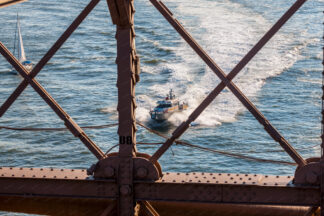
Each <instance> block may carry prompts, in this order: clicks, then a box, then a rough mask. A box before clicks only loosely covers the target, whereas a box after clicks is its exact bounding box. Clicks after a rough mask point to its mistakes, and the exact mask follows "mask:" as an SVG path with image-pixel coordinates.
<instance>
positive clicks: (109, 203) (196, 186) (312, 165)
mask: <svg viewBox="0 0 324 216" xmlns="http://www.w3.org/2000/svg"><path fill="white" fill-rule="evenodd" d="M99 1H100V0H91V1H90V3H89V4H88V5H87V6H86V7H85V8H84V10H83V11H82V12H81V13H80V14H79V16H78V17H77V18H76V19H75V20H74V21H73V23H72V24H71V25H70V26H69V27H68V28H67V29H66V31H65V32H64V33H63V34H62V36H61V37H60V38H59V39H58V40H57V41H56V43H55V44H54V45H53V46H52V47H51V48H50V49H49V51H48V52H47V53H46V54H45V55H44V57H43V58H42V59H41V60H40V61H39V62H38V64H37V65H36V66H35V67H34V69H33V70H32V71H31V72H28V71H27V70H26V69H25V68H24V67H23V66H22V65H21V64H20V63H19V61H18V60H17V59H16V58H15V57H14V56H13V55H12V54H11V53H10V51H9V50H8V49H7V48H6V47H5V45H4V44H3V43H1V42H0V53H1V54H2V55H3V56H4V57H5V58H6V59H7V61H8V62H9V63H10V64H11V65H12V66H13V67H14V68H15V69H16V70H17V71H18V72H19V74H20V75H21V76H22V77H23V78H24V80H23V81H22V82H21V83H20V84H19V86H18V87H17V88H16V90H15V91H14V92H13V93H12V94H11V96H10V97H9V98H8V99H7V100H6V101H5V102H4V104H2V106H1V107H0V117H2V116H3V115H4V114H5V112H6V111H7V110H8V109H9V108H10V106H11V105H12V104H13V102H14V101H15V100H16V99H17V98H18V97H19V96H20V94H21V93H22V92H23V91H24V89H25V88H26V87H27V86H28V85H31V87H32V88H34V90H35V91H36V92H37V93H38V94H39V95H40V96H41V97H42V98H43V99H44V101H45V102H46V103H47V104H48V105H49V106H50V107H51V108H52V109H53V110H54V112H55V113H56V114H57V115H58V117H59V118H61V119H62V120H63V122H64V124H65V126H66V127H67V128H68V129H69V130H70V131H71V133H72V134H73V135H74V136H75V137H78V138H79V139H80V140H81V142H82V143H83V144H84V145H85V146H86V147H87V148H88V149H89V150H90V151H91V152H92V153H93V154H94V155H95V156H96V157H97V158H98V162H96V163H95V164H94V165H93V166H92V167H91V168H89V169H87V170H73V169H51V168H16V167H15V168H14V167H0V210H3V211H15V212H25V213H36V214H46V215H102V216H104V215H119V216H131V215H144V216H146V215H148V216H157V215H315V214H321V215H324V211H323V210H322V209H323V207H324V202H323V200H324V199H323V195H324V174H323V170H322V169H323V167H324V165H321V164H323V163H324V161H323V156H321V158H309V159H304V158H302V156H301V155H299V154H298V152H297V151H296V150H295V149H294V148H293V147H292V146H291V145H290V144H289V142H288V141H287V140H286V139H285V138H284V137H283V136H282V135H281V134H280V133H279V132H278V131H277V130H276V129H275V128H274V127H273V126H272V125H271V123H270V122H269V121H268V120H267V119H266V118H265V117H264V116H263V115H262V113H261V112H260V111H259V110H258V109H257V108H256V106H254V105H253V103H252V102H251V101H250V100H249V99H248V98H247V97H246V96H245V95H244V94H243V93H242V92H241V91H240V89H239V88H238V87H237V86H236V85H235V84H234V83H233V82H232V80H233V78H234V77H235V76H236V75H237V74H238V73H239V72H240V71H241V70H242V69H243V68H244V67H245V66H246V65H247V64H248V62H249V61H250V60H251V59H252V58H253V57H254V56H255V55H256V54H257V53H258V52H259V50H260V49H262V47H264V46H265V44H266V43H267V42H268V41H269V40H270V39H271V38H272V37H273V36H274V35H275V34H276V32H277V31H278V30H279V29H280V28H281V27H282V26H283V25H284V24H285V23H286V22H287V21H288V20H289V19H290V17H291V16H292V15H293V14H294V13H295V12H296V11H297V10H298V9H299V8H300V7H301V6H302V5H303V4H304V3H305V2H306V0H297V1H296V2H295V3H294V4H293V5H292V6H291V7H290V8H289V10H288V11H287V12H286V13H285V14H284V15H283V16H282V17H281V18H280V19H279V20H278V21H277V22H276V23H275V25H274V26H273V27H272V28H271V29H270V30H269V31H268V32H267V33H266V34H265V35H264V36H263V37H262V38H261V39H260V41H259V42H258V43H257V44H256V45H255V46H254V47H253V48H252V49H251V50H250V51H249V52H248V53H247V54H246V55H245V56H244V57H243V59H242V60H241V61H240V62H239V63H238V64H237V65H236V66H235V67H234V68H233V70H232V71H231V72H230V73H229V74H225V73H224V71H223V70H222V69H221V68H220V67H219V66H218V65H217V64H216V63H215V62H214V61H213V60H212V59H211V57H209V55H208V54H207V53H206V52H205V51H204V50H203V49H202V48H201V47H200V46H199V44H198V43H197V42H196V41H195V40H194V39H193V38H192V36H191V35H190V34H189V33H188V32H187V31H186V30H185V28H184V27H183V26H182V25H181V24H180V22H179V21H178V20H177V19H175V18H174V17H173V14H172V12H171V11H170V10H169V9H168V8H167V7H166V5H165V4H163V3H162V2H161V1H158V0H150V1H151V3H152V4H153V5H154V7H155V8H156V9H157V10H158V11H159V12H160V13H161V14H162V15H163V16H164V17H165V19H166V20H167V21H168V22H169V23H170V24H171V25H172V26H173V27H174V29H175V30H176V31H177V32H178V33H179V34H180V35H181V36H182V37H183V39H184V40H185V41H186V42H187V43H188V44H189V45H190V46H191V48H192V49H193V50H194V51H195V52H196V53H197V54H198V55H199V56H200V57H201V59H202V60H203V61H204V62H205V63H206V64H207V65H208V66H209V68H210V69H211V70H212V71H213V72H214V73H215V74H216V75H217V76H218V77H219V78H220V80H221V83H220V84H218V85H217V86H216V87H215V89H214V90H213V91H212V92H211V93H210V94H209V95H208V96H207V97H206V98H205V99H204V100H203V102H202V103H201V104H200V105H199V106H198V107H197V108H196V109H195V110H194V111H193V112H192V113H191V115H190V116H189V118H188V119H187V120H186V121H185V122H183V123H182V124H181V125H180V126H179V127H178V128H177V129H176V130H175V131H174V132H173V133H172V137H170V138H169V139H167V141H166V142H165V143H164V144H163V145H162V146H161V147H160V148H159V149H158V150H157V151H156V152H155V153H154V154H153V155H152V156H150V155H148V154H145V153H140V152H138V151H137V148H136V130H137V128H136V118H135V109H136V101H135V85H136V83H137V82H138V81H139V74H140V60H139V57H138V56H137V54H136V47H135V36H136V35H135V30H134V13H135V8H134V2H133V0H107V4H108V7H109V11H110V14H111V18H112V21H113V23H114V24H115V25H116V40H117V58H116V64H117V68H118V79H117V88H118V107H117V111H118V114H119V115H118V116H119V119H118V120H119V126H118V135H119V152H116V153H110V154H105V153H104V152H103V151H102V150H101V149H100V148H99V147H98V146H97V145H96V144H95V143H94V142H93V141H92V140H91V139H90V138H89V137H88V136H87V135H86V134H85V132H84V131H83V130H82V129H81V128H80V127H79V126H78V124H77V123H76V122H75V121H74V120H73V119H72V118H71V117H70V116H69V115H68V114H67V113H66V112H65V111H64V110H63V109H62V108H61V107H60V105H59V104H58V103H56V101H55V100H54V98H53V97H51V95H50V94H49V93H48V92H47V91H46V90H45V88H44V87H43V86H42V85H41V84H40V83H39V82H38V81H37V79H36V76H37V74H38V73H39V72H40V71H41V70H42V68H43V67H44V66H45V65H46V64H47V62H48V61H49V60H50V59H51V58H52V57H53V56H54V54H55V53H56V51H57V50H59V49H60V47H61V46H62V45H63V44H64V42H65V41H66V40H67V39H68V38H69V37H70V35H71V34H72V33H73V32H74V30H75V29H77V28H78V26H79V25H80V23H81V22H82V21H83V20H84V19H85V18H86V16H87V15H88V14H89V13H90V12H91V11H92V10H93V8H94V7H95V6H96V5H97V4H98V2H99ZM225 87H228V88H229V89H230V90H231V91H232V93H233V94H234V95H235V96H236V97H237V98H238V99H239V100H240V101H241V103H242V104H243V105H244V106H245V107H246V108H247V109H248V110H249V111H250V112H251V113H252V114H253V116H254V117H255V118H256V119H257V120H258V122H259V123H260V124H261V125H262V126H263V127H264V129H265V131H266V132H267V133H268V134H269V135H270V136H271V137H272V138H273V139H274V140H275V141H276V142H278V143H279V144H280V146H281V147H282V148H283V149H284V150H285V151H286V152H287V153H288V155H289V156H290V157H291V158H292V159H293V160H294V161H295V162H296V163H297V165H298V167H297V169H296V171H295V175H294V176H268V175H253V174H227V173H167V172H166V173H165V172H162V168H161V165H160V164H159V163H158V160H159V158H160V157H161V156H162V155H163V154H164V153H165V152H166V151H167V150H168V148H169V147H170V146H171V145H172V144H173V143H174V142H175V141H176V139H178V138H179V137H180V136H181V135H182V134H183V133H184V132H185V131H186V130H187V129H188V127H189V125H190V123H191V122H192V121H194V120H195V119H196V118H197V117H198V116H199V115H200V114H201V113H202V112H203V111H204V110H205V109H206V107H207V106H208V105H209V104H210V103H211V102H212V101H213V100H214V99H215V98H216V97H217V96H218V95H219V93H220V92H221V91H222V90H223V89H224V88H225ZM323 140H324V136H322V143H323ZM322 149H323V146H322Z"/></svg>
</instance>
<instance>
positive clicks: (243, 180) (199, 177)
mask: <svg viewBox="0 0 324 216" xmlns="http://www.w3.org/2000/svg"><path fill="white" fill-rule="evenodd" d="M292 179H293V177H292V176H273V175H258V174H233V173H203V172H191V173H169V172H166V173H163V178H162V179H161V180H160V181H159V182H167V183H205V184H206V183H207V184H234V185H240V184H242V185H262V186H287V185H289V184H291V181H292Z"/></svg>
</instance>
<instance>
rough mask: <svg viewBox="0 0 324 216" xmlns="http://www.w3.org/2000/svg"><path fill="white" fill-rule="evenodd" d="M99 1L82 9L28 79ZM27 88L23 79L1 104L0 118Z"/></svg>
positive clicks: (92, 1) (50, 56)
mask: <svg viewBox="0 0 324 216" xmlns="http://www.w3.org/2000/svg"><path fill="white" fill-rule="evenodd" d="M99 1H100V0H91V2H90V3H89V4H88V5H87V6H86V7H85V8H84V9H83V11H82V12H81V13H80V14H79V16H78V17H77V18H76V19H75V20H74V21H73V22H72V24H71V25H70V26H69V27H68V28H67V29H66V31H65V32H64V33H63V34H62V35H61V37H60V38H59V39H58V40H57V41H56V42H55V44H54V45H53V46H52V47H51V48H50V49H49V50H48V52H47V53H46V54H45V55H44V57H43V58H42V59H41V60H40V61H39V62H38V64H37V65H36V66H35V67H34V69H33V70H32V71H31V73H30V74H29V76H30V78H34V77H35V76H36V75H37V74H38V73H39V72H40V71H41V70H42V68H43V67H44V66H45V65H46V64H47V62H48V61H49V60H50V59H51V58H52V57H53V56H54V55H55V53H56V52H57V50H59V49H60V48H61V46H62V45H63V44H64V42H65V41H66V40H67V39H68V38H69V37H70V36H71V34H72V33H73V32H74V31H75V29H77V28H78V26H79V25H80V24H81V22H82V21H83V20H84V19H85V18H86V17H87V16H88V14H89V13H90V12H91V11H92V9H93V8H94V7H95V6H96V5H97V4H98V2H99ZM27 86H28V82H27V81H26V79H24V80H23V81H22V82H21V83H20V84H19V86H18V87H17V88H16V89H15V91H14V92H13V93H12V94H11V95H10V97H9V98H8V99H7V100H6V101H5V102H4V104H2V106H1V107H0V117H2V116H3V114H4V113H5V112H6V111H7V110H8V109H9V107H10V106H11V105H12V104H13V102H15V100H16V99H17V98H18V97H19V95H20V94H21V93H22V92H23V91H24V90H25V88H26V87H27Z"/></svg>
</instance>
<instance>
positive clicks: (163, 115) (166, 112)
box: [150, 89, 188, 122]
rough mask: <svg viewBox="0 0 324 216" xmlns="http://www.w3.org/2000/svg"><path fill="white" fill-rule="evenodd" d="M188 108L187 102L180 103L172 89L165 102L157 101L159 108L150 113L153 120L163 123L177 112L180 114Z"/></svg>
mask: <svg viewBox="0 0 324 216" xmlns="http://www.w3.org/2000/svg"><path fill="white" fill-rule="evenodd" d="M187 108H188V104H187V103H185V102H182V103H180V102H179V100H178V99H177V98H176V96H175V94H173V91H172V89H171V90H170V92H169V94H167V96H166V97H165V98H164V100H160V101H157V106H156V107H155V108H154V109H153V110H151V111H150V115H151V119H153V120H155V121H157V122H163V121H165V120H167V119H168V118H169V117H170V116H171V115H172V114H174V113H175V112H180V111H183V110H186V109H187Z"/></svg>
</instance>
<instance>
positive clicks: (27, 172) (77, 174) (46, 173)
mask: <svg viewBox="0 0 324 216" xmlns="http://www.w3.org/2000/svg"><path fill="white" fill-rule="evenodd" d="M0 178H41V179H69V180H86V179H87V178H88V175H87V171H86V170H84V169H54V168H23V167H0Z"/></svg>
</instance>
